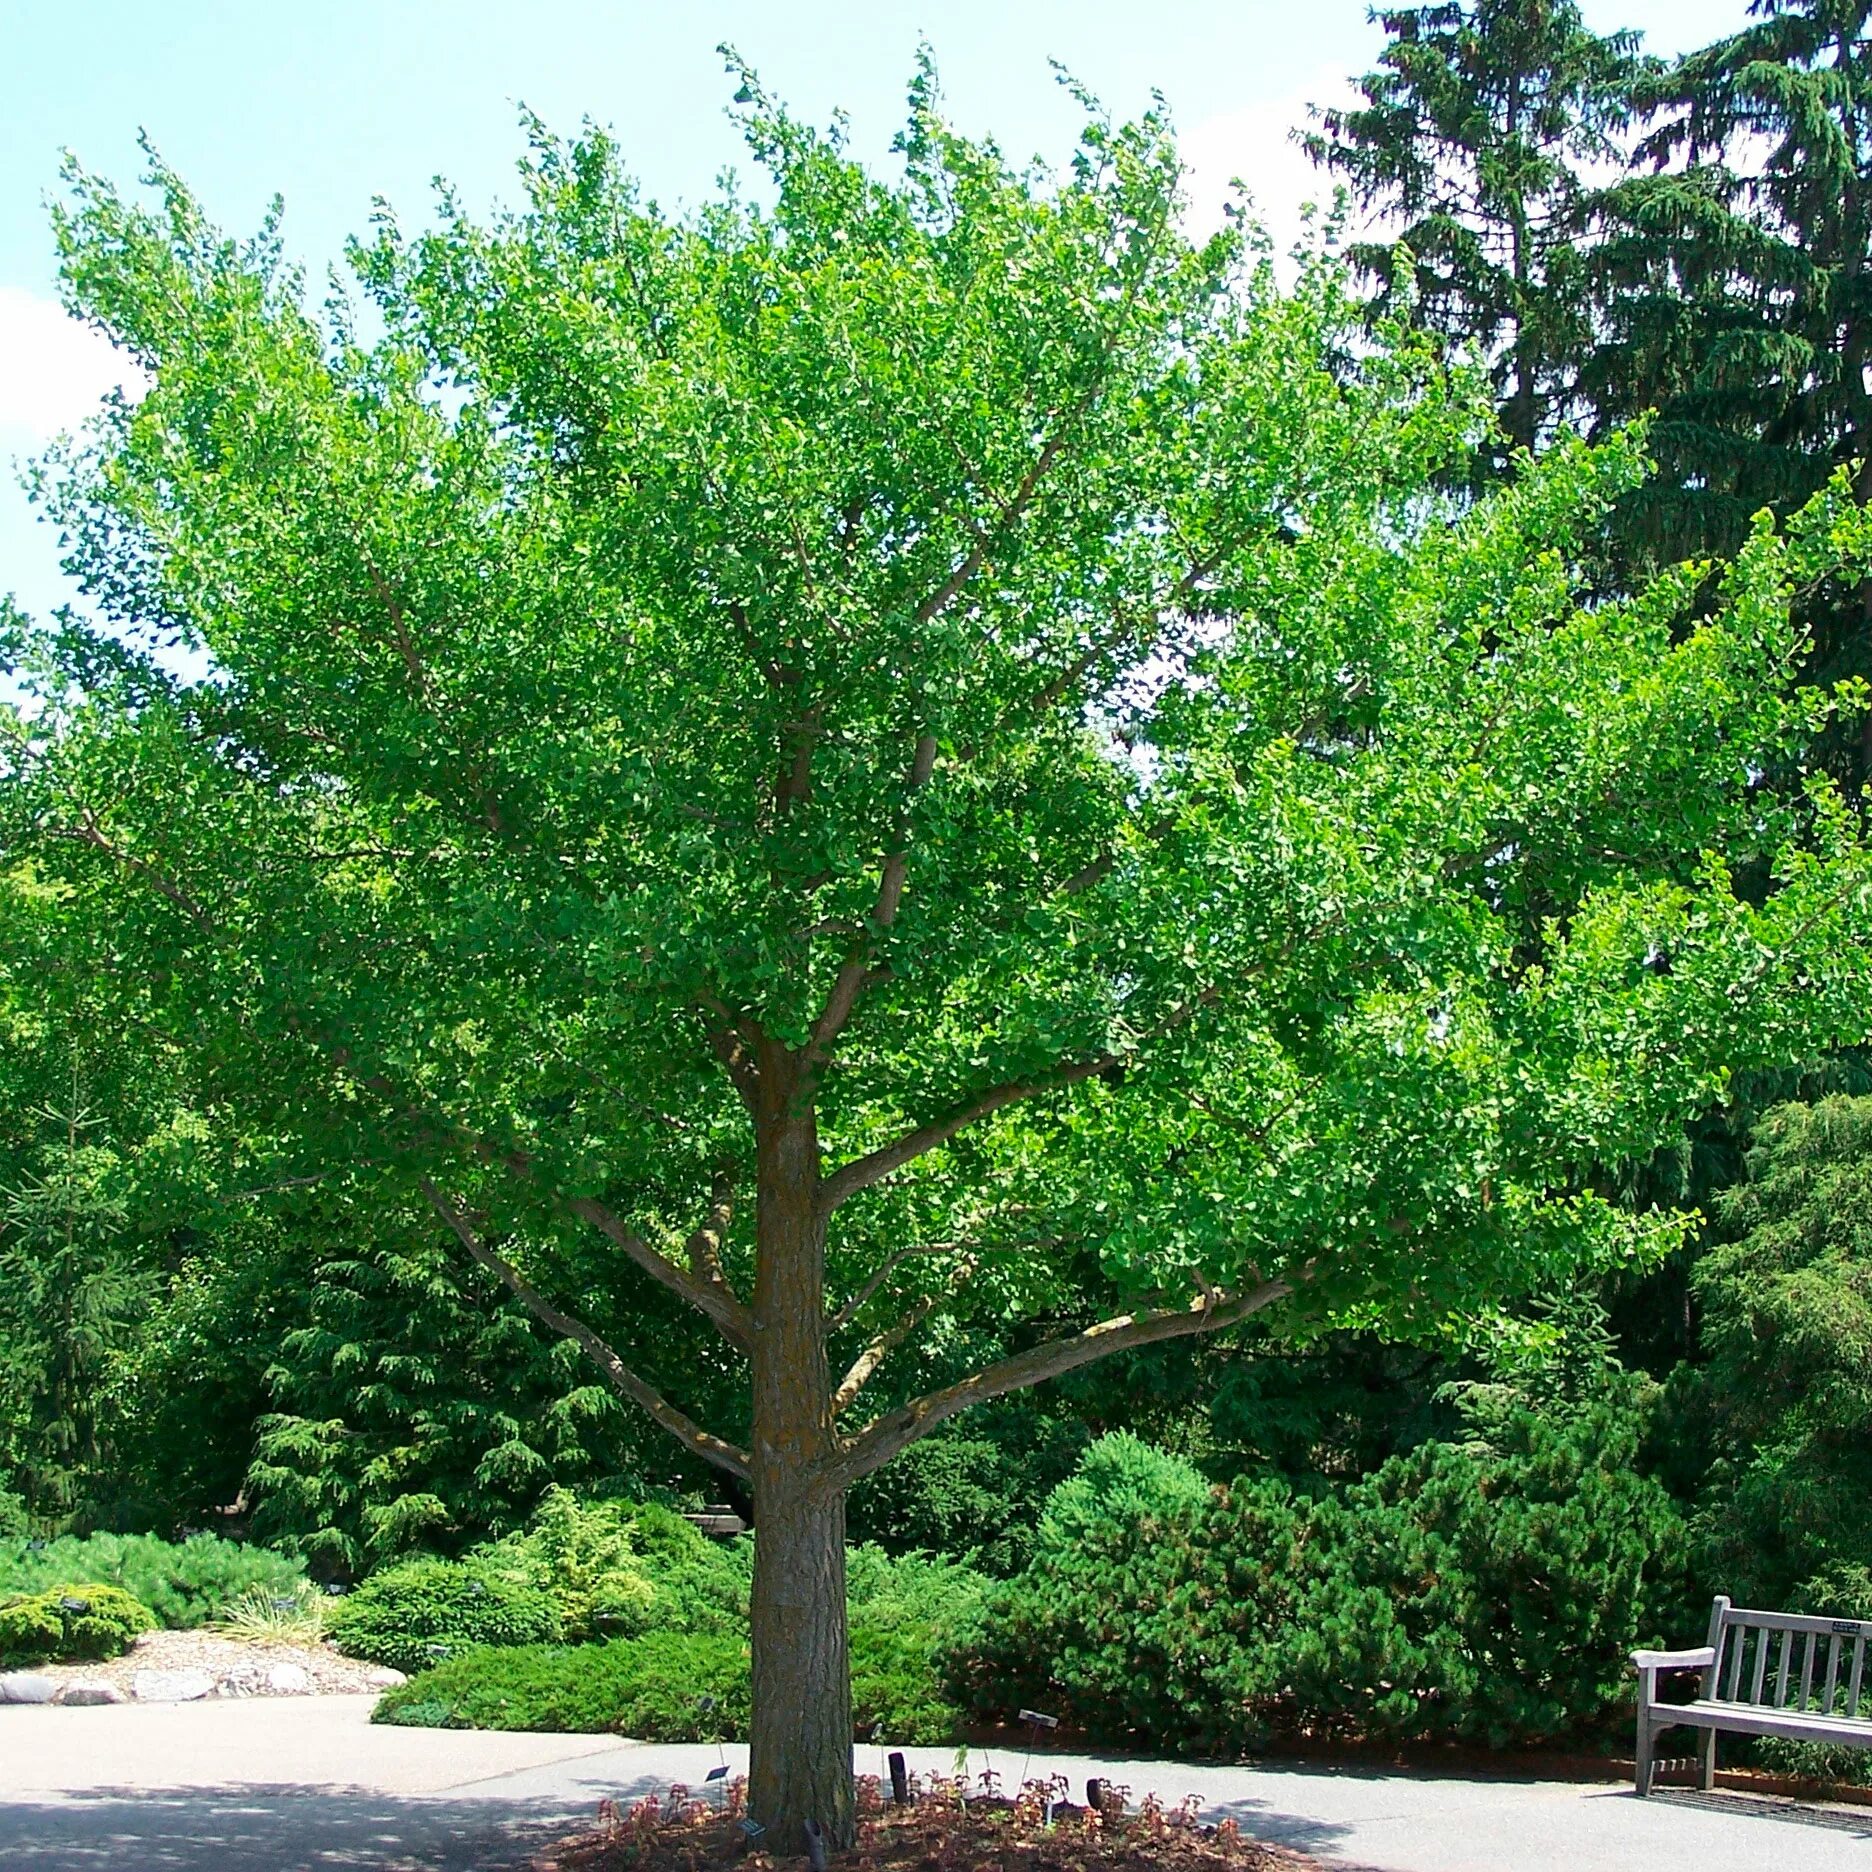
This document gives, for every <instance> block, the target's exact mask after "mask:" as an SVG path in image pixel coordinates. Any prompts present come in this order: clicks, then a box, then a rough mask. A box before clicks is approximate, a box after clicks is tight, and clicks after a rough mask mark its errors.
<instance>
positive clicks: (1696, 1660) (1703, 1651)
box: [1631, 1645, 1716, 1671]
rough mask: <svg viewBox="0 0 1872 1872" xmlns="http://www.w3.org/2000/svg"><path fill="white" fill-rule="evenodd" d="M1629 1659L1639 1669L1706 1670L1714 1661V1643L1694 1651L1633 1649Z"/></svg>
mask: <svg viewBox="0 0 1872 1872" xmlns="http://www.w3.org/2000/svg"><path fill="white" fill-rule="evenodd" d="M1631 1661H1632V1662H1633V1663H1634V1664H1635V1665H1637V1667H1638V1668H1639V1669H1640V1670H1641V1671H1644V1670H1708V1669H1709V1667H1710V1666H1711V1665H1712V1664H1714V1663H1715V1662H1716V1647H1715V1646H1714V1645H1698V1646H1697V1648H1696V1649H1695V1650H1694V1651H1634V1652H1633V1653H1632V1654H1631Z"/></svg>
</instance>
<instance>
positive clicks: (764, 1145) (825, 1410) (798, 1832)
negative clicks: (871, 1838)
mask: <svg viewBox="0 0 1872 1872" xmlns="http://www.w3.org/2000/svg"><path fill="white" fill-rule="evenodd" d="M776 1051H777V1049H776ZM760 1107H761V1109H760V1111H759V1113H758V1116H757V1145H758V1150H759V1160H760V1186H759V1203H760V1207H759V1214H758V1218H757V1223H756V1250H757V1257H758V1258H757V1261H756V1266H755V1276H754V1346H753V1383H754V1398H753V1402H754V1412H753V1419H754V1421H753V1431H754V1435H753V1449H752V1452H751V1453H752V1457H753V1465H752V1467H753V1484H754V1594H753V1606H752V1619H751V1626H752V1635H753V1643H754V1720H753V1726H752V1736H751V1739H752V1743H753V1747H752V1750H751V1758H750V1761H749V1766H748V1811H749V1813H750V1815H751V1816H752V1817H753V1818H754V1819H755V1820H756V1821H758V1822H759V1823H760V1824H761V1825H762V1826H764V1827H765V1828H766V1829H767V1832H766V1836H765V1838H763V1839H762V1841H761V1845H762V1847H763V1848H765V1849H767V1850H769V1851H772V1852H778V1853H801V1852H804V1851H805V1850H806V1824H807V1822H808V1821H814V1822H816V1823H817V1824H818V1826H819V1829H820V1831H821V1832H822V1833H823V1834H824V1836H825V1841H826V1844H827V1846H828V1847H830V1848H832V1849H833V1850H835V1851H837V1850H840V1849H842V1848H845V1847H848V1846H850V1845H851V1844H852V1843H853V1841H854V1839H855V1837H856V1820H855V1813H854V1803H853V1794H852V1724H851V1666H850V1655H849V1651H848V1647H847V1642H846V1632H845V1497H844V1493H843V1491H842V1490H841V1489H838V1488H836V1487H833V1486H832V1485H830V1484H829V1483H828V1482H827V1481H826V1480H825V1468H826V1465H827V1462H828V1460H829V1458H830V1457H831V1456H832V1455H833V1453H834V1451H835V1448H836V1442H837V1437H836V1432H835V1429H834V1424H833V1413H832V1384H831V1378H830V1374H829V1372H828V1370H827V1367H826V1347H825V1223H824V1219H823V1218H822V1216H821V1215H820V1212H819V1175H820V1172H819V1140H818V1133H817V1127H816V1124H815V1121H814V1117H813V1114H812V1111H811V1109H810V1106H808V1107H807V1108H806V1109H804V1110H800V1109H796V1107H795V1100H794V1088H793V1085H792V1083H791V1080H790V1076H789V1075H788V1074H787V1073H786V1072H785V1071H784V1070H782V1069H781V1065H780V1061H778V1060H768V1061H764V1062H763V1071H762V1074H761V1096H760Z"/></svg>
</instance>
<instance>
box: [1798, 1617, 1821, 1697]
mask: <svg viewBox="0 0 1872 1872" xmlns="http://www.w3.org/2000/svg"><path fill="white" fill-rule="evenodd" d="M1804 1635H1805V1637H1806V1640H1807V1642H1806V1644H1804V1645H1803V1646H1802V1647H1801V1687H1800V1701H1799V1702H1798V1703H1797V1704H1795V1706H1794V1707H1795V1708H1796V1709H1799V1710H1806V1709H1809V1708H1811V1707H1812V1705H1813V1673H1814V1646H1815V1645H1817V1644H1818V1643H1819V1642H1820V1634H1819V1633H1818V1632H1807V1633H1805V1634H1804Z"/></svg>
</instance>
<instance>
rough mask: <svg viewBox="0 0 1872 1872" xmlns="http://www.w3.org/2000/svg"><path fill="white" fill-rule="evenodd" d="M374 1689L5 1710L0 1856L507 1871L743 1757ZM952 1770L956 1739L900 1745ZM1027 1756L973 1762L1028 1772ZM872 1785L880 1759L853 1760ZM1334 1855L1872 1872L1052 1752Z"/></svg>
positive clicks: (1533, 1811) (1432, 1867)
mask: <svg viewBox="0 0 1872 1872" xmlns="http://www.w3.org/2000/svg"><path fill="white" fill-rule="evenodd" d="M370 1705H371V1699H370V1698H368V1697H298V1698H278V1699H262V1700H254V1701H248V1702H202V1703H186V1704H175V1705H136V1704H131V1705H123V1706H120V1707H115V1708H103V1709H44V1708H30V1707H27V1708H14V1707H0V1866H4V1867H6V1868H8V1872H11V1869H12V1868H14V1867H19V1868H21V1869H22V1872H23V1869H24V1868H27V1867H31V1868H33V1869H34V1872H102V1869H105V1868H110V1869H112V1872H114V1869H116V1868H123V1872H329V1869H330V1868H338V1867H359V1868H363V1867H369V1868H373V1869H374V1872H507V1869H508V1868H516V1867H520V1866H523V1865H525V1863H526V1861H527V1859H528V1858H529V1857H530V1856H531V1855H532V1854H533V1853H534V1852H536V1851H537V1850H538V1849H539V1848H540V1847H541V1846H542V1845H544V1844H545V1843H546V1842H547V1841H549V1840H551V1839H553V1838H555V1837H558V1836H560V1835H562V1834H564V1833H566V1832H568V1831H572V1830H575V1829H577V1828H579V1827H580V1826H582V1825H584V1824H587V1823H589V1822H590V1820H591V1819H592V1817H593V1815H594V1813H595V1810H596V1807H597V1803H598V1802H599V1801H600V1800H602V1799H606V1798H610V1799H613V1800H620V1801H623V1800H629V1799H633V1798H635V1797H636V1796H637V1795H639V1794H644V1793H650V1792H657V1791H661V1790H662V1789H665V1788H667V1787H668V1786H669V1785H670V1784H671V1783H672V1782H676V1781H680V1782H683V1783H685V1784H687V1785H688V1786H690V1787H699V1786H701V1785H703V1780H704V1776H705V1775H706V1774H707V1771H708V1770H709V1769H710V1768H711V1767H714V1766H716V1765H718V1763H720V1762H723V1761H725V1762H726V1763H727V1764H728V1766H729V1767H730V1768H731V1770H734V1771H736V1772H739V1771H740V1770H741V1769H742V1768H743V1767H744V1766H745V1762H746V1751H745V1750H742V1749H736V1748H733V1747H730V1748H728V1749H726V1750H716V1749H713V1748H700V1747H694V1746H685V1747H681V1748H666V1747H656V1746H645V1745H641V1744H635V1743H620V1742H618V1741H617V1740H616V1739H615V1738H614V1737H610V1736H536V1735H490V1734H464V1733H458V1732H445V1731H434V1730H420V1729H392V1728H373V1727H371V1726H370V1724H369V1712H370ZM905 1752H906V1754H908V1756H909V1758H910V1762H911V1765H912V1767H914V1768H919V1769H923V1770H932V1769H936V1770H943V1771H949V1770H951V1769H953V1767H954V1765H955V1757H954V1754H953V1752H952V1751H950V1750H947V1749H910V1750H906V1751H905ZM1024 1763H1025V1758H1024V1756H1023V1754H1022V1753H1021V1752H1020V1751H1018V1750H1015V1751H1012V1752H1010V1751H1007V1750H996V1751H995V1752H994V1753H993V1754H992V1755H991V1756H990V1755H985V1754H984V1752H983V1751H981V1750H976V1751H975V1752H974V1753H973V1754H972V1755H971V1757H970V1761H969V1770H970V1773H971V1774H972V1775H974V1774H979V1773H980V1772H981V1770H982V1769H983V1768H984V1767H991V1768H992V1769H993V1770H994V1771H995V1773H996V1774H997V1775H998V1776H1000V1778H1001V1780H1002V1782H1003V1784H1004V1785H1005V1784H1006V1783H1008V1782H1011V1781H1013V1780H1016V1779H1018V1778H1019V1777H1020V1776H1021V1775H1022V1773H1023V1771H1024ZM857 1764H858V1767H859V1769H860V1771H861V1772H879V1771H880V1770H881V1769H882V1767H883V1752H882V1751H881V1750H878V1749H872V1748H868V1747H867V1748H861V1749H859V1750H858V1751H857ZM1026 1771H1027V1772H1032V1773H1034V1774H1043V1773H1058V1774H1062V1775H1064V1776H1065V1777H1066V1779H1067V1780H1068V1782H1069V1783H1070V1784H1071V1786H1072V1790H1073V1793H1074V1796H1075V1797H1076V1798H1077V1797H1081V1796H1082V1793H1083V1785H1084V1782H1085V1780H1086V1778H1087V1777H1088V1776H1090V1775H1095V1774H1096V1775H1101V1776H1103V1777H1104V1778H1105V1779H1107V1780H1109V1781H1111V1782H1114V1783H1116V1784H1117V1785H1119V1786H1121V1787H1126V1788H1129V1789H1130V1791H1131V1794H1132V1796H1133V1798H1136V1797H1139V1796H1142V1795H1143V1794H1145V1793H1146V1792H1155V1793H1157V1794H1159V1795H1160V1796H1162V1797H1163V1798H1164V1799H1165V1800H1166V1801H1167V1802H1170V1803H1175V1802H1176V1801H1178V1800H1181V1799H1182V1798H1183V1797H1184V1796H1185V1795H1189V1794H1194V1795H1197V1796H1198V1797H1200V1799H1201V1801H1202V1809H1201V1811H1202V1814H1203V1816H1204V1818H1206V1819H1209V1820H1220V1819H1224V1818H1229V1817H1232V1818H1234V1819H1235V1820H1236V1821H1238V1822H1239V1823H1240V1825H1241V1827H1242V1830H1243V1831H1244V1832H1246V1833H1251V1834H1254V1835H1256V1836H1258V1837H1260V1838H1262V1839H1267V1840H1273V1841H1278V1842H1280V1843H1281V1844H1284V1845H1288V1846H1293V1847H1297V1848H1300V1849H1302V1850H1304V1851H1307V1852H1311V1853H1315V1854H1318V1855H1319V1857H1320V1858H1322V1859H1323V1860H1325V1861H1326V1862H1327V1863H1328V1864H1329V1865H1332V1866H1334V1867H1335V1868H1336V1869H1337V1872H1354V1869H1355V1868H1356V1872H1628V1869H1631V1872H1636V1869H1639V1868H1642V1869H1643V1872H1779V1868H1782V1867H1786V1868H1790V1869H1793V1868H1798V1869H1799V1872H1872V1808H1844V1807H1841V1808H1835V1807H1816V1806H1807V1805H1801V1804H1798V1803H1793V1802H1781V1801H1775V1800H1769V1799H1764V1798H1761V1797H1751V1796H1748V1795H1741V1794H1734V1793H1729V1792H1721V1791H1719V1792H1717V1793H1715V1794H1708V1795H1705V1794H1699V1793H1696V1792H1694V1791H1692V1790H1689V1789H1667V1790H1662V1791H1660V1792H1659V1793H1657V1794H1654V1795H1653V1796H1652V1797H1651V1798H1650V1799H1649V1800H1646V1801H1640V1800H1638V1799H1637V1798H1636V1797H1635V1796H1634V1795H1633V1794H1632V1793H1631V1791H1630V1789H1629V1787H1623V1786H1617V1785H1612V1784H1606V1783H1580V1782H1556V1781H1529V1780H1514V1779H1507V1778H1503V1779H1497V1780H1484V1779H1473V1778H1471V1779H1451V1778H1441V1777H1429V1776H1419V1775H1406V1774H1398V1773H1386V1772H1377V1771H1367V1770H1355V1769H1344V1768H1335V1769H1327V1768H1321V1769H1306V1768H1299V1767H1293V1766H1284V1765H1283V1766H1268V1767H1257V1766H1246V1767H1223V1766H1214V1765H1208V1764H1196V1763H1179V1762H1150V1761H1125V1760H1116V1759H1112V1758H1101V1757H1091V1756H1075V1755H1062V1754H1051V1753H1049V1754H1045V1755H1036V1756H1034V1757H1033V1758H1032V1764H1031V1769H1029V1770H1026Z"/></svg>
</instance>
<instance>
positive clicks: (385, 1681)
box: [364, 1664, 409, 1690]
mask: <svg viewBox="0 0 1872 1872" xmlns="http://www.w3.org/2000/svg"><path fill="white" fill-rule="evenodd" d="M364 1681H365V1682H366V1683H367V1684H369V1685H370V1687H371V1688H372V1689H373V1690H394V1689H395V1688H396V1686H397V1685H398V1684H400V1683H408V1682H409V1679H408V1678H407V1677H405V1676H404V1675H403V1673H402V1672H401V1671H400V1670H392V1669H391V1668H390V1666H389V1665H388V1664H379V1665H378V1666H377V1668H376V1669H375V1670H370V1671H366V1672H365V1673H364Z"/></svg>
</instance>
